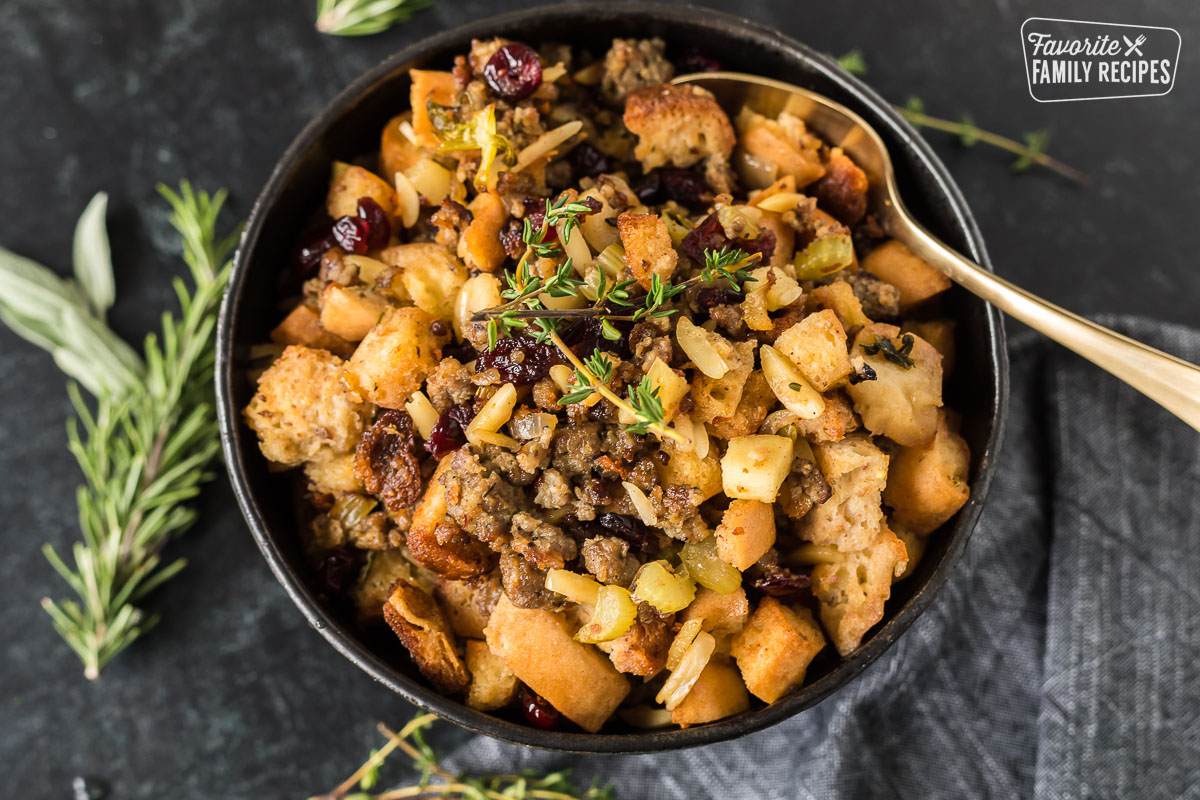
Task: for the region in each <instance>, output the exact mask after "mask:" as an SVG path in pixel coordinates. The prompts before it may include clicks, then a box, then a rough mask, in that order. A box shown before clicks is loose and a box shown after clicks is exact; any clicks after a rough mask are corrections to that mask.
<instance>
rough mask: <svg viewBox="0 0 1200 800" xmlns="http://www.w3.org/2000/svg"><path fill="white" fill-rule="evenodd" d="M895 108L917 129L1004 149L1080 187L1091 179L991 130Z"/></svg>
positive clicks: (898, 107)
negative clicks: (930, 130)
mask: <svg viewBox="0 0 1200 800" xmlns="http://www.w3.org/2000/svg"><path fill="white" fill-rule="evenodd" d="M895 108H896V110H897V111H898V112H900V115H901V116H903V117H904V118H905V119H906V120H908V121H909V122H911V123H912V124H913V125H915V126H917V127H918V128H933V129H934V130H937V131H943V132H944V133H952V134H954V135H956V136H971V137H973V138H975V139H978V140H979V141H981V142H984V143H985V144H990V145H991V146H993V147H998V148H1000V149H1001V150H1007V151H1008V152H1010V153H1012V154H1013V155H1015V156H1019V157H1021V158H1025V159H1028V160H1030V161H1033V162H1035V163H1037V164H1040V165H1042V166H1043V167H1046V168H1047V169H1050V170H1053V171H1054V172H1057V173H1058V174H1059V175H1061V176H1063V177H1064V178H1066V179H1068V180H1071V181H1074V182H1075V183H1078V184H1079V185H1080V186H1088V185H1089V184H1090V183H1091V182H1092V179H1091V178H1089V177H1088V176H1087V175H1086V174H1084V173H1083V172H1080V171H1079V170H1077V169H1075V168H1074V167H1071V166H1068V165H1066V164H1064V163H1062V162H1061V161H1059V160H1057V159H1055V158H1051V157H1050V156H1048V155H1046V154H1045V153H1043V152H1040V151H1038V150H1035V149H1033V148H1031V147H1027V146H1026V145H1024V144H1022V143H1021V142H1018V141H1016V140H1015V139H1010V138H1008V137H1007V136H1001V135H1000V134H998V133H992V132H991V131H986V130H983V129H981V128H977V127H975V126H974V125H968V124H967V123H964V122H954V121H952V120H948V119H941V118H940V117H931V116H929V115H928V114H926V113H924V112H923V111H916V110H914V109H911V108H905V107H904V106H896V107H895Z"/></svg>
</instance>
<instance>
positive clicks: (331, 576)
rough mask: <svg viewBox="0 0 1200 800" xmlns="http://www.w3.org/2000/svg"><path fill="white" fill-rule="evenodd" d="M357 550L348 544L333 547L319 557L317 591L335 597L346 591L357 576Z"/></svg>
mask: <svg viewBox="0 0 1200 800" xmlns="http://www.w3.org/2000/svg"><path fill="white" fill-rule="evenodd" d="M358 567H359V551H358V550H357V549H355V548H353V547H350V546H348V545H343V546H341V547H335V548H334V549H333V550H330V551H329V552H328V553H326V554H325V557H324V558H323V559H321V566H320V567H318V568H317V581H316V583H317V591H319V592H321V593H323V594H325V595H328V596H329V597H337V596H339V595H342V594H344V593H345V592H346V590H347V589H349V588H350V585H351V584H352V583H353V582H354V579H355V578H356V577H358Z"/></svg>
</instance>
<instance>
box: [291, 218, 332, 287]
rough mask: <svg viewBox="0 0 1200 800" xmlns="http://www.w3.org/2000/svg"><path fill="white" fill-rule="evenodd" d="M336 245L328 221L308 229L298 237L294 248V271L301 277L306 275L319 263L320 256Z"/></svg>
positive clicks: (314, 269)
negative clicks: (297, 242)
mask: <svg viewBox="0 0 1200 800" xmlns="http://www.w3.org/2000/svg"><path fill="white" fill-rule="evenodd" d="M337 245H338V243H337V239H335V238H334V237H333V227H332V225H331V224H330V223H328V222H326V223H325V224H323V225H321V226H320V227H318V228H315V229H313V230H311V231H309V232H308V233H306V234H305V235H304V236H303V237H302V238H301V239H300V245H299V247H297V248H296V253H295V266H296V272H297V273H298V274H299V275H300V277H302V278H305V277H308V276H309V275H311V274H312V273H313V272H314V271H316V269H317V267H319V266H320V265H321V257H322V256H324V255H325V253H327V252H328V251H330V250H332V249H333V248H335V247H337Z"/></svg>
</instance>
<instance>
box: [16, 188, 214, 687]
mask: <svg viewBox="0 0 1200 800" xmlns="http://www.w3.org/2000/svg"><path fill="white" fill-rule="evenodd" d="M159 192H160V193H161V194H162V195H163V197H165V198H166V199H167V201H168V202H169V203H170V204H171V207H172V210H173V213H172V216H171V223H172V224H173V225H174V226H175V228H176V229H177V230H178V231H179V233H180V234H181V236H182V237H183V258H184V261H185V262H186V263H187V265H188V268H189V270H190V273H191V278H192V282H193V286H192V287H189V286H188V285H187V284H186V283H185V282H184V281H183V280H182V279H178V278H177V279H176V280H175V281H174V287H175V292H176V295H177V296H178V298H179V302H180V307H181V308H180V315H179V316H178V317H176V316H173V315H171V314H170V313H166V314H164V315H163V318H162V332H161V334H160V335H155V334H150V335H149V336H147V337H146V340H145V344H144V354H143V355H142V356H139V355H138V354H137V353H135V352H134V351H133V350H132V349H131V348H130V347H129V346H128V345H126V344H125V343H124V342H123V341H122V340H121V339H120V338H119V337H118V336H117V335H116V334H115V333H113V332H112V330H111V329H110V328H109V327H108V326H107V325H106V324H105V322H104V313H105V312H106V311H107V309H108V308H109V306H110V305H111V304H112V300H113V289H112V286H113V279H112V263H111V259H110V257H109V249H108V239H107V236H106V235H105V232H104V205H105V198H104V195H102V194H101V195H97V197H96V198H95V199H94V200H93V201H92V203H91V204H90V205H89V206H88V208H87V210H86V211H85V212H84V214H83V216H82V217H81V218H80V222H79V227H78V229H77V231H76V237H75V248H74V261H75V274H76V279H77V281H66V280H63V279H61V278H59V277H58V276H57V275H55V274H54V273H53V272H51V271H50V270H48V269H46V268H45V267H42V266H40V265H38V264H35V263H34V262H32V261H29V260H28V259H23V258H21V257H20V256H17V255H15V254H13V253H10V252H8V251H7V250H3V249H0V319H2V320H3V321H4V322H5V323H6V324H8V325H9V327H11V328H12V329H13V330H14V331H15V332H16V333H18V334H19V335H21V336H23V337H24V338H26V339H28V340H29V341H31V342H33V343H34V344H37V345H39V346H40V347H42V348H44V349H46V350H48V351H50V352H51V353H52V354H53V356H54V360H55V362H56V363H57V364H58V365H59V367H60V368H61V369H62V370H63V372H65V373H66V374H67V376H68V377H70V378H71V379H72V382H71V383H70V384H68V387H67V391H68V394H69V396H70V398H71V402H72V405H73V406H74V407H75V411H76V413H77V414H78V420H72V421H71V422H70V423H69V425H68V441H69V446H70V449H71V452H72V453H73V454H74V455H75V458H76V459H77V460H78V461H79V465H80V468H81V469H82V471H83V474H84V478H85V481H86V483H85V485H83V486H81V487H80V488H79V490H78V491H77V493H76V502H77V503H78V506H79V525H80V529H81V532H82V534H83V541H82V542H77V543H76V544H75V546H74V548H73V549H72V556H73V560H74V565H73V566H68V564H67V563H66V562H65V561H64V560H63V559H62V558H61V557H60V556H59V555H58V553H57V552H56V551H55V550H54V549H53V548H52V547H51V546H50V545H46V546H45V547H44V548H43V552H44V553H45V555H46V558H47V559H48V560H49V561H50V563H51V565H52V566H53V567H54V568H55V570H56V571H57V572H58V573H59V574H60V575H61V576H62V578H63V580H65V581H66V582H67V584H68V585H69V586H70V587H71V589H72V590H73V591H74V592H75V594H77V595H78V597H79V602H76V601H74V600H62V601H55V600H51V599H49V598H46V599H44V600H43V601H42V605H43V607H44V608H45V609H46V612H47V613H48V614H49V615H50V617H51V620H52V621H53V623H54V627H55V628H56V629H57V630H58V632H59V634H60V635H61V636H62V637H63V639H64V640H66V642H67V644H68V645H70V646H71V648H72V649H73V650H74V651H75V652H76V654H78V656H79V658H80V659H81V660H82V661H83V665H84V674H85V675H86V676H87V677H88V678H90V679H95V678H97V677H99V675H100V671H101V670H102V669H103V668H104V666H105V664H107V663H108V662H109V661H110V660H111V659H112V658H113V657H114V656H116V655H117V654H118V653H120V652H121V651H122V650H124V649H125V648H126V647H128V646H129V645H130V644H131V643H132V642H133V641H134V640H135V639H137V637H138V636H140V635H141V634H143V633H145V632H146V631H147V630H149V629H150V627H152V626H153V625H154V623H155V622H156V621H157V617H156V616H155V615H153V614H147V613H146V612H144V611H143V610H142V609H141V608H140V606H141V604H142V601H143V600H144V599H145V598H146V596H147V594H149V592H150V591H151V590H153V589H154V588H155V587H157V586H158V585H160V584H161V583H163V582H164V581H166V580H167V579H169V578H170V577H172V576H173V575H175V574H176V573H178V572H179V570H180V569H182V568H183V565H184V562H183V560H182V559H177V560H175V561H172V562H171V563H169V564H165V565H164V564H163V563H162V560H161V556H160V551H161V550H162V548H163V546H164V545H165V544H166V543H167V542H168V541H169V540H170V539H171V538H172V537H173V536H174V535H176V534H178V533H180V532H182V531H183V530H184V529H186V528H187V527H188V526H189V525H191V523H192V522H193V521H194V520H195V517H196V512H195V510H194V509H192V508H189V507H188V506H187V505H186V501H188V500H190V499H191V498H193V497H194V496H195V495H196V494H197V493H198V492H199V490H200V485H201V484H203V483H204V482H205V481H207V480H208V479H209V478H210V477H211V473H210V472H209V469H208V468H209V464H210V463H211V462H212V460H213V459H214V458H215V457H216V455H217V452H218V451H219V449H220V446H219V439H218V433H217V421H216V414H215V410H214V408H213V403H212V399H211V394H212V381H211V372H212V363H213V347H212V335H213V328H214V326H215V324H216V308H217V304H218V302H219V300H220V297H221V292H222V290H223V288H224V286H225V281H226V279H227V277H228V275H229V265H228V264H227V263H226V257H227V255H228V254H229V252H230V250H231V249H232V247H233V245H234V243H235V237H234V236H230V237H227V238H224V239H218V238H217V236H216V231H215V228H216V221H217V216H218V214H219V212H220V208H221V204H222V202H223V201H224V199H225V193H224V192H223V191H221V192H218V193H217V194H216V195H215V196H212V197H210V196H209V195H208V194H207V193H205V192H195V191H193V190H192V188H191V186H189V185H188V184H187V183H183V184H181V186H180V189H179V192H178V193H175V192H173V191H171V190H170V189H168V188H166V187H165V186H159ZM80 385H81V386H83V387H84V388H85V389H86V390H87V391H88V392H89V393H90V394H91V395H92V396H93V400H94V402H93V403H92V404H89V403H88V402H87V401H86V400H85V399H84V397H83V394H82V393H81V392H80V391H79V386H80Z"/></svg>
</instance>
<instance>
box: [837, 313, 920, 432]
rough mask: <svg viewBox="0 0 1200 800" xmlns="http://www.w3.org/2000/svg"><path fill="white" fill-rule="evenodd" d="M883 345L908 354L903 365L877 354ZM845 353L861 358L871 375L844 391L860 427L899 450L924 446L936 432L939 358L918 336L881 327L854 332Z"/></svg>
mask: <svg viewBox="0 0 1200 800" xmlns="http://www.w3.org/2000/svg"><path fill="white" fill-rule="evenodd" d="M885 339H886V340H887V342H885V343H884V345H888V344H890V345H891V346H892V347H893V348H895V349H897V350H899V349H901V348H905V349H908V355H907V358H908V360H909V363H908V364H903V365H902V364H898V363H896V361H895V360H893V358H888V357H887V355H885V353H884V352H883V350H882V349H879V348H880V347H881V342H883V340H885ZM909 342H911V348H909V345H908V343H909ZM869 351H870V352H869ZM851 352H852V353H853V355H854V356H855V358H862V360H863V361H864V362H866V364H867V365H868V366H870V367H871V369H872V370H874V372H875V375H876V378H875V380H870V381H862V382H860V383H857V384H855V385H853V386H847V387H846V393H847V394H849V395H850V398H851V399H852V400H854V410H855V411H857V412H858V414H859V416H861V417H862V422H863V425H864V426H865V427H866V428H867V429H868V430H869V431H871V432H872V433H875V434H879V435H880V436H886V437H888V438H889V439H891V440H893V441H894V442H896V443H897V444H901V445H904V446H905V447H924V446H925V445H927V444H929V442H931V441H932V440H933V435H934V432H935V431H936V430H937V420H938V415H937V410H938V408H939V407H941V405H942V355H941V353H939V352H938V351H937V350H935V349H934V347H933V345H931V344H929V342H927V341H925V340H924V339H922V338H921V337H920V336H917V335H915V334H912V333H905V334H903V335H901V333H900V329H899V328H897V327H896V326H895V325H885V324H884V323H882V322H876V323H875V324H873V325H868V326H867V327H865V328H863V329H862V330H861V331H859V333H858V335H857V336H856V337H854V348H853V350H852V351H851Z"/></svg>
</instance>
